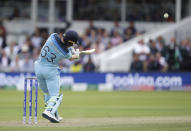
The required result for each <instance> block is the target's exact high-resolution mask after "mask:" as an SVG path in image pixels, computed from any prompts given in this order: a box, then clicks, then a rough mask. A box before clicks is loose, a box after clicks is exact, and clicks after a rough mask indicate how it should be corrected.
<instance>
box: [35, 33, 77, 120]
mask: <svg viewBox="0 0 191 131" xmlns="http://www.w3.org/2000/svg"><path fill="white" fill-rule="evenodd" d="M78 39H79V36H78V34H77V32H75V31H72V30H70V31H67V32H65V33H64V34H63V35H58V34H57V33H53V34H51V35H50V36H49V38H48V39H47V41H46V43H45V44H44V46H43V47H42V49H41V52H40V55H39V58H38V60H36V61H35V74H36V76H37V79H38V82H39V86H40V88H41V89H42V91H43V92H44V101H45V104H46V109H45V110H44V112H43V113H42V116H43V117H44V118H46V119H48V120H49V121H50V122H53V123H59V122H60V121H61V120H62V117H60V116H59V115H58V107H59V105H60V103H61V101H62V97H63V95H59V90H60V83H59V81H60V71H59V70H58V69H59V66H58V63H59V61H60V60H61V59H69V60H75V59H79V55H80V52H79V50H75V49H74V47H73V46H74V45H75V44H78Z"/></svg>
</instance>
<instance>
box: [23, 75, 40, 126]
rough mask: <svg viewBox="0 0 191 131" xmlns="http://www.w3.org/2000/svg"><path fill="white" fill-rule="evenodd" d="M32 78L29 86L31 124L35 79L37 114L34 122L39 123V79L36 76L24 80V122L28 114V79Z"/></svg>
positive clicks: (30, 121)
mask: <svg viewBox="0 0 191 131" xmlns="http://www.w3.org/2000/svg"><path fill="white" fill-rule="evenodd" d="M28 80H30V88H29V121H28V123H29V124H32V90H33V81H35V116H34V123H35V124H37V123H38V121H37V106H38V80H37V78H35V77H28V78H25V80H24V104H23V123H24V124H26V116H27V115H26V114H27V107H26V105H27V81H28Z"/></svg>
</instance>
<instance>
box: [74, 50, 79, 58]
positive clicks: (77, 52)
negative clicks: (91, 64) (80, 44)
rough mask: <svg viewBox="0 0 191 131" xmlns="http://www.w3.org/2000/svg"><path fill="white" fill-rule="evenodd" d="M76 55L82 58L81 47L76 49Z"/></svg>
mask: <svg viewBox="0 0 191 131" xmlns="http://www.w3.org/2000/svg"><path fill="white" fill-rule="evenodd" d="M75 55H76V56H77V57H78V59H79V58H80V50H79V49H76V53H75Z"/></svg>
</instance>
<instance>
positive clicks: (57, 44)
mask: <svg viewBox="0 0 191 131" xmlns="http://www.w3.org/2000/svg"><path fill="white" fill-rule="evenodd" d="M71 57H72V53H71V48H66V47H64V44H63V43H62V42H61V40H60V38H59V35H58V34H57V33H53V34H51V35H50V36H49V38H48V40H47V41H46V43H45V44H44V46H43V47H42V49H41V52H40V56H39V58H38V60H37V61H38V63H39V64H41V65H47V66H58V64H59V61H60V60H61V59H63V58H66V59H70V58H71Z"/></svg>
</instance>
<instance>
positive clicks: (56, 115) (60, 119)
mask: <svg viewBox="0 0 191 131" xmlns="http://www.w3.org/2000/svg"><path fill="white" fill-rule="evenodd" d="M55 117H56V118H57V119H58V120H59V122H60V121H62V120H63V118H62V117H61V116H59V115H58V112H57V113H55ZM50 122H52V123H54V122H53V121H51V120H50Z"/></svg>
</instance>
